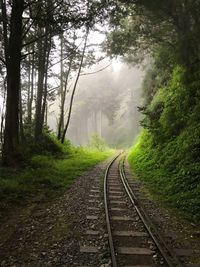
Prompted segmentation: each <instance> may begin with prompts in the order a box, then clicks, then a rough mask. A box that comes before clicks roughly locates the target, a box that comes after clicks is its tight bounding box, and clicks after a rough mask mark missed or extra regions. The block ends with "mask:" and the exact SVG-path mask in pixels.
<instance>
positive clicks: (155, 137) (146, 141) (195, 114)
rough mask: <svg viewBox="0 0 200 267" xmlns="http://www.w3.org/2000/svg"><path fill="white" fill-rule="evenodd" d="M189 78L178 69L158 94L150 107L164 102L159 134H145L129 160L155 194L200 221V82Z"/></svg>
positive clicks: (151, 131) (189, 216)
mask: <svg viewBox="0 0 200 267" xmlns="http://www.w3.org/2000/svg"><path fill="white" fill-rule="evenodd" d="M185 77H188V73H186V71H185V70H184V69H183V68H181V67H176V68H175V70H174V72H173V74H172V78H171V81H170V82H169V83H168V86H167V87H166V88H162V89H160V90H159V92H158V93H157V94H156V96H155V97H154V99H153V101H152V102H151V104H150V106H149V110H151V111H152V112H153V111H155V110H156V106H157V105H158V103H161V102H162V103H163V109H162V111H159V116H157V124H156V131H155V129H153V130H152V129H146V130H144V131H143V132H142V133H141V135H140V137H139V139H138V141H137V144H136V145H135V146H134V148H133V149H132V151H131V153H130V155H129V161H130V164H131V166H132V167H133V169H134V171H135V172H136V173H137V174H138V176H139V177H140V178H141V179H143V180H144V181H145V182H146V184H147V185H148V186H149V188H150V190H151V192H152V193H153V194H155V195H156V196H157V197H158V198H159V199H161V200H162V201H163V202H165V203H166V204H167V205H169V206H170V207H173V208H177V209H178V210H179V211H180V212H182V213H183V214H184V216H186V217H187V218H188V219H190V220H193V221H195V222H198V221H199V219H200V194H199V193H200V115H199V112H200V103H199V102H198V101H196V100H195V99H196V96H197V94H198V90H199V89H198V88H199V87H198V86H197V83H195V86H194V80H193V84H192V85H191V86H190V83H188V81H186V78H185ZM199 86H200V85H199ZM191 103H193V104H192V105H191ZM147 116H148V115H147ZM148 120H150V118H148ZM151 125H153V124H151ZM154 125H155V124H154Z"/></svg>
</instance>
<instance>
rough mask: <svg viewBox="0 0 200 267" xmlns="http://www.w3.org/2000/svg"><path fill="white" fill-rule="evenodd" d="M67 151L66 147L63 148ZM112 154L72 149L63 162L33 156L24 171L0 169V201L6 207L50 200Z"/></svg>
mask: <svg viewBox="0 0 200 267" xmlns="http://www.w3.org/2000/svg"><path fill="white" fill-rule="evenodd" d="M64 149H66V147H64ZM111 153H112V151H106V152H100V151H97V150H92V149H83V148H74V147H71V150H70V153H68V154H65V158H63V159H58V158H55V157H53V156H52V155H35V156H33V157H32V160H31V166H30V167H27V168H25V169H23V170H14V169H8V168H1V169H0V199H1V204H2V206H3V205H5V203H10V202H11V203H17V202H19V203H21V204H22V203H23V202H24V200H26V199H30V198H31V197H39V196H40V195H42V196H44V197H48V196H49V197H53V196H57V195H59V194H60V193H61V192H63V191H64V190H66V189H67V188H69V187H70V185H71V184H72V182H73V180H74V179H75V178H76V177H77V176H79V175H81V174H82V173H83V172H84V171H86V170H88V169H89V168H91V167H93V166H94V165H96V164H97V163H98V162H100V161H102V160H105V159H106V158H107V157H108V156H109V155H111Z"/></svg>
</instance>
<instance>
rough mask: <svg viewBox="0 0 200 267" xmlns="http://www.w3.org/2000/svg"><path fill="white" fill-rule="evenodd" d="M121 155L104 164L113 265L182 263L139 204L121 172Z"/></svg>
mask: <svg viewBox="0 0 200 267" xmlns="http://www.w3.org/2000/svg"><path fill="white" fill-rule="evenodd" d="M124 159H125V156H123V155H122V154H119V155H118V156H116V157H115V158H114V159H113V160H112V161H111V162H110V164H109V165H108V167H107V170H106V172H105V177H104V205H105V214H106V225H107V230H108V238H109V246H110V254H111V259H112V266H113V267H122V266H123V267H134V266H138V267H139V266H143V267H144V266H145V267H147V266H169V267H175V266H176V267H178V266H180V267H181V266H183V265H182V263H181V262H180V260H179V259H178V257H177V256H176V254H175V253H174V251H173V250H172V249H171V248H170V247H169V246H168V245H167V244H166V242H165V240H164V239H163V237H162V236H161V234H160V233H159V232H158V231H157V229H156V227H155V226H154V225H153V224H152V222H151V220H150V219H149V217H148V216H147V214H146V213H145V211H144V209H143V208H142V207H141V206H140V205H139V202H138V199H137V197H136V195H135V193H134V192H133V190H132V187H131V185H130V184H129V181H128V179H127V178H126V175H125V172H124Z"/></svg>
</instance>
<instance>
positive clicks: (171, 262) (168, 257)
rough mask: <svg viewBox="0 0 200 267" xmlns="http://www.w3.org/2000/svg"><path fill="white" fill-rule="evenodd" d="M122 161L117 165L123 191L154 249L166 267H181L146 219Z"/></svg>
mask: <svg viewBox="0 0 200 267" xmlns="http://www.w3.org/2000/svg"><path fill="white" fill-rule="evenodd" d="M124 161H125V157H124V158H123V161H122V162H120V163H119V173H120V178H121V181H122V183H123V185H124V188H125V191H126V193H127V195H128V197H129V199H130V201H131V203H132V204H133V206H134V208H135V209H136V211H137V214H138V215H139V217H140V219H141V220H142V222H143V224H144V226H145V228H146V230H147V231H148V233H149V235H150V236H151V238H152V239H153V240H154V243H155V245H156V247H157V248H158V250H159V251H160V253H161V255H162V256H163V258H164V259H165V261H166V263H167V264H168V266H169V267H183V265H182V263H181V262H180V261H179V259H178V258H177V256H176V255H175V253H174V252H173V251H172V250H171V249H170V248H169V246H168V245H167V244H166V242H165V241H164V239H163V237H162V236H161V235H160V233H159V232H158V231H157V229H156V227H155V226H154V225H153V224H152V222H151V221H150V219H149V218H148V215H147V214H146V212H145V211H144V209H143V208H142V207H141V206H140V205H139V203H138V199H137V197H136V195H135V194H134V192H133V190H132V189H131V187H130V185H129V183H128V181H127V178H126V175H125V172H124Z"/></svg>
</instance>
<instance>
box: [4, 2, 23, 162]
mask: <svg viewBox="0 0 200 267" xmlns="http://www.w3.org/2000/svg"><path fill="white" fill-rule="evenodd" d="M1 8H2V15H3V21H4V23H3V33H4V53H5V64H6V70H7V101H6V118H5V134H4V145H3V163H4V164H5V165H12V164H14V161H15V157H16V156H17V155H18V146H19V95H20V65H21V51H22V15H23V12H24V0H16V1H14V2H13V5H12V10H11V19H10V29H9V35H8V25H7V23H6V22H7V20H8V15H7V12H6V3H5V1H3V0H1Z"/></svg>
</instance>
